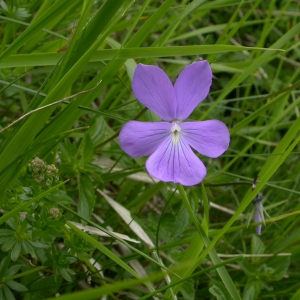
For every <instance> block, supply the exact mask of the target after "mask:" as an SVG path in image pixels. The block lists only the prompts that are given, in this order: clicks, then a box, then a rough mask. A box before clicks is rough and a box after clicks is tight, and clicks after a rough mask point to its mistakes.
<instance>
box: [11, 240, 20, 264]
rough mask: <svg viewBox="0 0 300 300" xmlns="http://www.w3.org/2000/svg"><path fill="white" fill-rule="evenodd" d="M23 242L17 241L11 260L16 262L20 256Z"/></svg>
mask: <svg viewBox="0 0 300 300" xmlns="http://www.w3.org/2000/svg"><path fill="white" fill-rule="evenodd" d="M20 252H21V242H19V241H17V242H16V243H15V245H14V247H13V249H12V251H11V260H13V261H16V260H17V259H18V257H19V256H20Z"/></svg>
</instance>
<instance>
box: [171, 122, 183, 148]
mask: <svg viewBox="0 0 300 300" xmlns="http://www.w3.org/2000/svg"><path fill="white" fill-rule="evenodd" d="M172 123H173V124H174V125H173V127H172V128H171V132H172V140H173V143H174V144H177V143H178V141H179V136H180V132H181V128H180V126H179V125H178V123H179V122H178V121H173V122H172Z"/></svg>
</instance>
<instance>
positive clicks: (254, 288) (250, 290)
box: [243, 279, 262, 300]
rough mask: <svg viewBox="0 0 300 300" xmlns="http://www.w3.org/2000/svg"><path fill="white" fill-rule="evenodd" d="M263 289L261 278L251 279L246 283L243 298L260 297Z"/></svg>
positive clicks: (244, 299)
mask: <svg viewBox="0 0 300 300" xmlns="http://www.w3.org/2000/svg"><path fill="white" fill-rule="evenodd" d="M261 289H262V281H261V280H260V279H249V280H248V281H247V283H246V286H245V289H244V293H243V300H255V299H258V298H257V297H258V295H259V294H260V292H261Z"/></svg>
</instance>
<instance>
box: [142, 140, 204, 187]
mask: <svg viewBox="0 0 300 300" xmlns="http://www.w3.org/2000/svg"><path fill="white" fill-rule="evenodd" d="M146 168H147V171H148V172H149V174H150V175H151V176H153V177H155V178H157V179H159V180H161V181H165V182H174V183H181V184H183V185H186V186H191V185H195V184H198V183H199V182H201V181H202V180H203V178H204V177H205V176H206V168H205V166H204V164H203V163H202V161H201V160H200V159H199V158H198V157H197V156H196V155H195V154H194V153H193V151H192V149H191V148H190V146H189V145H188V144H187V143H186V142H185V141H184V139H183V138H180V139H179V141H178V142H177V143H174V142H173V140H172V136H170V137H168V138H167V139H165V140H164V141H163V142H162V144H161V145H160V146H159V147H158V148H157V150H156V151H155V152H154V153H153V154H152V155H151V156H150V157H149V158H148V160H147V162H146Z"/></svg>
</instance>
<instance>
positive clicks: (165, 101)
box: [120, 61, 230, 186]
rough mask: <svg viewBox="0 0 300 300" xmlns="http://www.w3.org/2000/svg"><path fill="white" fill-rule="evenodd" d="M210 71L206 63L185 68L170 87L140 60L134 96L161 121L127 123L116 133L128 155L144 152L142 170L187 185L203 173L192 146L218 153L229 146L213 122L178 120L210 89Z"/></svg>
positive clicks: (220, 127)
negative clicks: (144, 162) (144, 159)
mask: <svg viewBox="0 0 300 300" xmlns="http://www.w3.org/2000/svg"><path fill="white" fill-rule="evenodd" d="M211 82H212V71H211V68H210V66H209V63H208V62H207V61H201V62H196V63H193V64H191V65H189V66H187V67H186V68H185V69H184V70H183V71H182V72H181V74H180V75H179V77H178V78H177V80H176V83H175V84H174V86H173V85H172V83H171V81H170V79H169V78H168V76H167V75H166V73H165V72H164V71H163V70H161V69H160V68H158V67H156V66H147V65H143V64H139V65H138V66H137V67H136V69H135V73H134V76H133V81H132V89H133V92H134V94H135V96H136V98H137V99H138V100H139V101H140V102H141V103H142V104H143V105H145V106H146V107H147V108H149V109H150V110H152V111H153V112H154V113H156V114H157V115H158V116H159V117H161V118H162V120H163V121H161V122H139V121H130V122H128V123H127V124H125V125H124V127H123V128H122V130H121V132H120V145H121V148H122V149H123V150H124V151H125V152H126V153H127V154H129V155H130V156H132V157H142V156H148V155H150V157H149V158H148V160H147V162H146V169H147V171H148V172H149V174H150V175H151V176H153V177H155V178H157V179H159V180H161V181H165V182H174V183H181V184H182V185H186V186H191V185H195V184H198V183H199V182H201V181H202V180H203V178H204V177H205V176H206V168H205V166H204V164H203V163H202V161H201V160H200V159H199V158H198V157H197V156H196V155H195V154H194V152H193V150H192V149H191V148H193V149H195V150H196V151H198V152H199V153H201V154H202V155H205V156H208V157H212V158H215V157H218V156H220V155H221V154H223V153H224V152H225V151H226V150H227V148H228V145H229V140H230V136H229V131H228V129H227V127H226V126H225V124H224V123H222V122H220V121H218V120H209V121H202V122H200V121H196V122H183V121H184V120H186V119H187V118H188V117H189V115H190V114H191V113H192V112H193V110H194V109H195V107H196V106H197V105H198V104H199V103H200V102H201V101H203V100H204V99H205V98H206V96H207V94H208V92H209V89H210V86H211Z"/></svg>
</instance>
